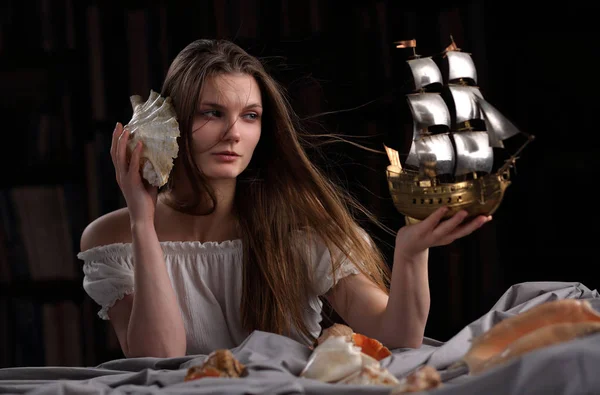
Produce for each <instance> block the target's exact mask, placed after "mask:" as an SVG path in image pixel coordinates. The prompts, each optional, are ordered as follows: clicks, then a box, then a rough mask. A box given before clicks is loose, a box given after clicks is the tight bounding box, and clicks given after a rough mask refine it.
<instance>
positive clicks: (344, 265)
mask: <svg viewBox="0 0 600 395" xmlns="http://www.w3.org/2000/svg"><path fill="white" fill-rule="evenodd" d="M361 233H362V234H363V235H364V237H365V238H367V240H370V239H369V238H368V235H367V233H366V232H365V231H364V230H362V229H361ZM305 237H307V236H306V234H305ZM305 240H309V241H308V243H309V248H308V253H309V254H310V262H311V266H310V267H311V268H312V269H313V273H311V276H312V278H313V287H314V291H315V292H316V294H317V295H319V296H321V295H324V294H325V293H327V292H328V291H329V290H330V289H331V288H332V287H333V286H334V285H336V284H337V283H338V282H339V281H340V280H341V279H343V278H345V277H347V276H349V275H352V274H359V273H360V270H359V268H358V265H360V262H354V261H352V260H351V259H349V258H348V257H346V256H345V254H344V253H343V252H342V251H340V250H339V249H337V248H331V249H330V248H328V246H327V245H326V244H325V242H324V241H323V240H322V239H321V238H320V237H318V236H316V235H311V236H310V237H308V238H305ZM332 257H333V258H335V259H336V260H339V261H340V264H339V266H338V267H337V270H336V272H335V276H334V275H333V271H332Z"/></svg>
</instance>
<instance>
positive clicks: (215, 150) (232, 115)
mask: <svg viewBox="0 0 600 395" xmlns="http://www.w3.org/2000/svg"><path fill="white" fill-rule="evenodd" d="M262 109H263V108H262V101H261V94H260V89H259V87H258V84H257V83H256V81H255V80H254V78H253V77H252V76H250V75H247V74H237V73H236V74H219V75H216V76H214V77H210V78H207V80H206V81H205V82H204V86H203V89H202V94H201V96H200V100H199V102H198V108H197V111H196V115H195V116H194V121H193V123H192V140H193V146H192V152H193V155H194V158H195V159H196V163H197V165H198V167H199V168H200V170H201V171H202V173H203V174H204V175H205V176H206V177H207V178H208V179H213V180H219V179H235V178H236V177H237V176H238V175H240V173H242V172H243V171H244V169H246V167H247V166H248V163H249V162H250V159H251V158H252V154H253V153H254V149H255V148H256V144H258V140H259V138H260V132H261V117H262Z"/></svg>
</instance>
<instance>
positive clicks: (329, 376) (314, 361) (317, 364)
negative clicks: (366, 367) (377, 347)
mask: <svg viewBox="0 0 600 395" xmlns="http://www.w3.org/2000/svg"><path fill="white" fill-rule="evenodd" d="M362 361H363V358H362V353H361V352H360V348H358V347H356V346H354V345H353V344H352V343H349V342H347V341H346V340H345V339H344V337H342V336H335V337H330V338H328V339H327V340H326V341H324V342H323V343H321V344H320V345H319V346H318V347H317V348H315V349H314V351H313V353H312V354H311V356H310V358H309V359H308V362H307V364H306V366H305V367H304V369H303V370H302V372H301V373H300V376H301V377H306V378H309V379H315V380H319V381H324V382H326V383H331V382H336V381H339V380H341V379H343V378H344V377H347V376H349V375H351V374H352V373H354V372H356V371H358V370H359V369H360V367H361V366H362Z"/></svg>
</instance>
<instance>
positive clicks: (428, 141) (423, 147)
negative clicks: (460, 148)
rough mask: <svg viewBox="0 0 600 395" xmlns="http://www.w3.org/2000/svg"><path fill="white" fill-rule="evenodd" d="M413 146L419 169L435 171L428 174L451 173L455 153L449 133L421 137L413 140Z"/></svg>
mask: <svg viewBox="0 0 600 395" xmlns="http://www.w3.org/2000/svg"><path fill="white" fill-rule="evenodd" d="M414 146H415V151H416V154H417V157H418V162H419V168H420V169H421V171H424V170H425V169H427V170H429V171H435V174H428V175H429V176H437V175H442V174H453V172H454V161H455V155H454V148H453V146H452V141H450V135H449V134H447V133H442V134H435V135H431V136H425V137H422V138H420V139H419V140H416V141H415V142H414Z"/></svg>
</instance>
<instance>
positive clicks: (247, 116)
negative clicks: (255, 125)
mask: <svg viewBox="0 0 600 395" xmlns="http://www.w3.org/2000/svg"><path fill="white" fill-rule="evenodd" d="M244 118H247V119H252V120H254V119H258V114H257V113H254V112H253V113H250V114H246V115H244Z"/></svg>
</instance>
